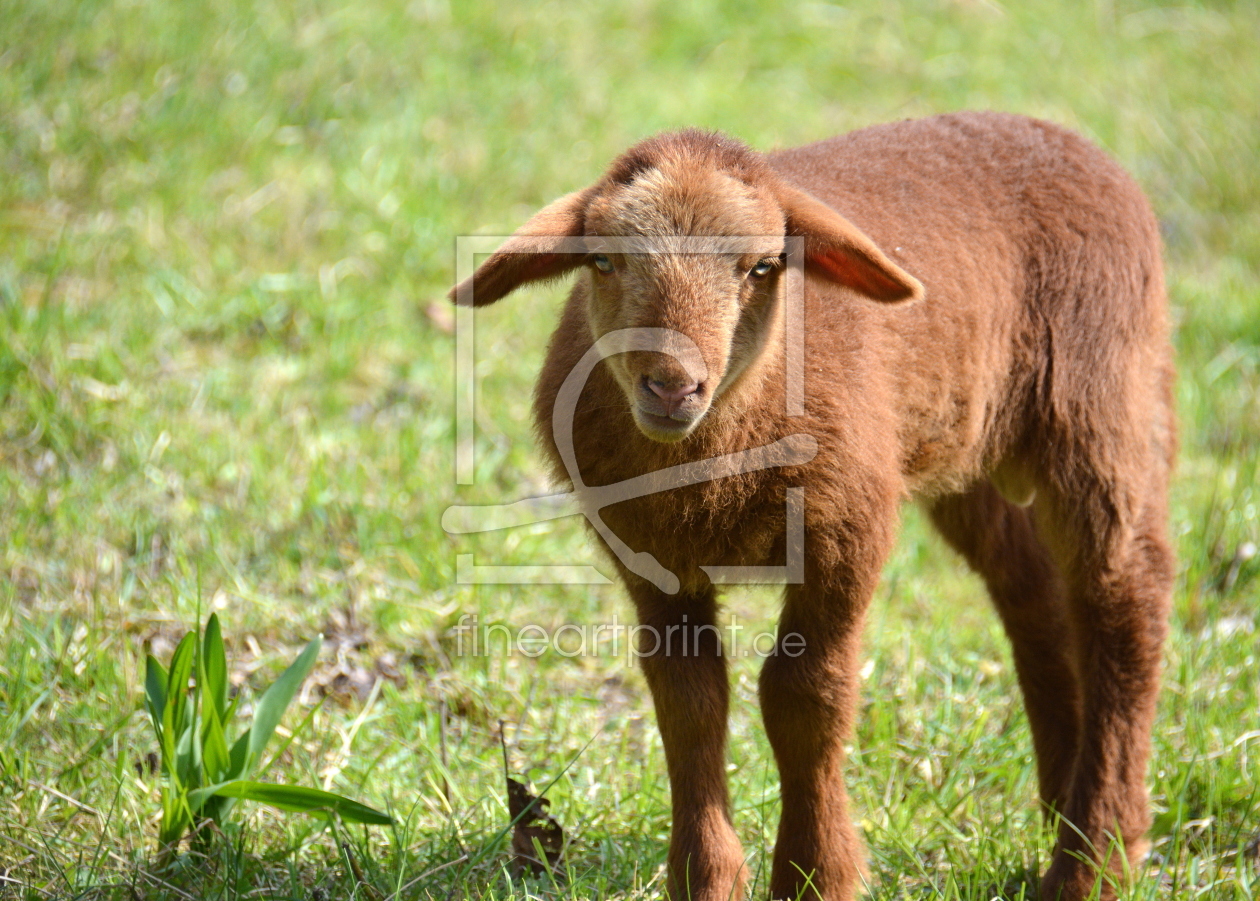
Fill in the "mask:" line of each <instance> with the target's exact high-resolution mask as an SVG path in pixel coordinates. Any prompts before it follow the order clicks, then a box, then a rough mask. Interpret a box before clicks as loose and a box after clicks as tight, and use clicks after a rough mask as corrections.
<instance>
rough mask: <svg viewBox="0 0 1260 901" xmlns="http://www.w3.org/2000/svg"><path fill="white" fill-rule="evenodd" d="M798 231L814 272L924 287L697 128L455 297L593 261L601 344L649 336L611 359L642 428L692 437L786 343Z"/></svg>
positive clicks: (511, 249) (559, 206) (481, 298)
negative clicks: (776, 345)
mask: <svg viewBox="0 0 1260 901" xmlns="http://www.w3.org/2000/svg"><path fill="white" fill-rule="evenodd" d="M788 236H799V237H802V238H804V260H805V265H806V269H807V271H808V272H810V274H812V275H816V276H819V277H822V278H827V279H830V280H832V281H836V282H839V283H842V284H844V285H846V286H848V287H850V288H852V289H854V290H855V291H857V292H859V293H861V294H865V295H867V296H869V297H872V298H875V299H878V300H884V301H898V300H907V299H911V298H914V297H917V296H919V295H920V294H921V292H922V288H921V286H920V285H919V283H918V282H917V281H916V280H915V279H914V278H912V277H911V276H910V275H908V274H906V273H905V272H904V271H902V270H901V269H900V268H898V267H897V266H896V265H895V264H894V263H892V262H891V261H890V260H888V259H887V258H886V257H885V256H884V254H883V253H881V252H880V250H879V249H878V248H877V247H876V246H875V245H874V244H873V243H872V242H871V241H870V239H869V238H867V237H866V236H865V235H863V234H862V233H861V232H860V231H859V230H858V229H857V228H855V227H854V226H853V225H852V224H851V223H850V222H848V221H847V220H845V219H844V218H843V217H841V216H840V215H838V214H837V213H836V212H834V211H833V210H831V209H830V208H829V207H827V206H825V205H823V204H822V203H820V202H818V201H817V200H815V199H814V198H812V197H810V196H809V195H807V194H804V193H802V192H800V191H798V190H796V189H794V188H792V187H790V186H788V185H786V184H785V183H783V182H782V180H781V179H780V178H779V177H778V176H777V175H776V174H775V173H774V171H773V170H772V169H771V168H770V166H769V165H768V164H767V162H766V160H765V158H764V157H762V156H761V155H760V154H757V153H755V152H753V151H752V150H749V149H748V148H747V147H745V146H743V145H742V144H739V143H738V142H736V141H733V140H731V139H730V138H726V137H724V136H722V135H716V134H710V133H705V132H700V131H685V132H679V133H675V134H665V135H660V136H658V137H656V138H652V139H650V140H648V141H645V142H643V143H641V144H639V145H637V146H635V147H634V148H632V149H631V150H630V151H628V152H627V153H626V154H624V155H623V156H622V157H620V158H619V159H618V160H616V161H615V162H614V163H613V165H612V167H611V168H610V169H609V171H608V173H607V174H606V175H605V176H604V177H603V178H602V179H601V180H600V181H599V182H597V183H596V184H595V185H593V186H592V187H590V188H587V189H586V190H584V191H579V192H577V193H574V194H570V195H568V196H566V197H562V198H561V199H559V200H557V201H556V202H554V203H553V204H551V205H550V206H548V207H546V208H545V209H543V210H542V211H541V212H539V213H538V214H537V215H535V216H534V217H533V218H532V219H530V221H529V222H527V223H526V224H525V225H524V226H523V227H522V228H521V229H520V231H518V232H517V233H516V234H515V235H513V236H512V238H510V239H509V240H508V241H507V242H506V243H505V244H504V245H503V247H501V248H500V249H499V251H498V252H496V253H495V254H494V255H493V256H491V257H490V259H488V260H487V261H486V262H485V263H483V264H482V265H481V267H480V268H478V270H477V271H476V272H475V273H474V274H473V276H472V278H471V279H468V280H466V281H465V282H464V283H463V284H461V285H459V286H458V287H456V288H455V289H454V290H453V291H452V292H451V295H452V298H453V299H455V300H456V301H457V302H459V303H473V304H476V305H481V304H485V303H492V302H494V301H495V300H498V299H499V298H501V297H503V296H504V295H506V294H508V293H510V292H511V291H513V290H515V289H516V288H517V287H519V286H520V285H522V284H524V283H526V282H531V281H537V280H541V279H548V278H555V277H557V276H560V275H563V274H565V273H566V272H568V271H570V270H572V269H575V268H578V267H584V268H585V270H586V271H585V273H584V275H583V276H582V278H583V279H584V281H583V283H582V286H581V288H580V289H579V296H580V297H583V298H584V299H585V303H586V318H587V322H588V324H589V326H590V329H591V333H592V338H593V339H600V338H602V337H604V336H605V335H610V334H612V333H618V334H619V335H622V336H625V335H634V336H636V337H637V339H638V340H634V341H631V342H630V344H629V345H628V346H630V347H632V348H633V349H630V350H627V351H626V352H624V353H616V354H613V355H611V356H609V357H608V359H607V364H608V366H609V368H610V371H611V373H612V374H613V377H614V378H615V379H616V381H617V382H618V384H619V385H620V387H621V390H622V391H623V392H624V394H625V397H626V401H627V403H628V404H629V406H630V409H631V410H632V411H633V414H634V418H635V422H636V423H637V424H638V427H639V429H640V430H641V431H642V432H643V433H644V434H645V435H647V436H648V437H649V438H652V439H655V440H657V441H679V440H681V439H683V438H685V437H686V436H687V435H688V434H690V433H691V432H692V431H693V430H694V429H695V428H696V427H697V425H698V424H699V423H700V422H701V420H702V419H703V418H704V415H705V414H706V413H707V412H708V411H709V409H710V407H711V406H712V404H713V402H714V400H715V399H716V398H718V397H719V396H721V394H722V393H723V392H724V391H726V390H727V389H728V388H729V387H730V386H731V385H733V384H734V383H735V382H736V381H737V380H738V379H739V377H740V376H741V374H743V373H744V372H745V371H746V370H747V369H748V368H749V366H750V365H751V364H752V363H754V361H756V360H757V359H758V357H759V356H760V355H761V354H763V353H765V352H766V348H767V347H768V346H770V345H771V344H772V341H771V339H772V337H773V336H774V335H775V334H776V329H777V327H778V325H777V324H778V322H779V319H780V317H779V316H778V311H779V310H780V309H781V307H782V302H781V301H782V296H783V287H784V282H785V270H784V263H785V260H786V258H787V254H786V253H785V244H786V240H785V239H786V238H787V237H788ZM474 286H475V291H474ZM626 330H630V331H626Z"/></svg>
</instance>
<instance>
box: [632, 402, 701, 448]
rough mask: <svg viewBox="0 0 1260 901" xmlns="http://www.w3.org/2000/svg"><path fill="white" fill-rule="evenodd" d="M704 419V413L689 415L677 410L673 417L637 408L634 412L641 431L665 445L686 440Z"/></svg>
mask: <svg viewBox="0 0 1260 901" xmlns="http://www.w3.org/2000/svg"><path fill="white" fill-rule="evenodd" d="M706 412H707V411H706ZM703 417H704V413H703V412H702V413H698V414H696V413H693V414H690V415H688V414H687V413H684V412H683V411H682V410H676V411H674V414H673V415H672V416H661V415H660V414H659V413H650V412H648V411H647V410H644V409H643V408H642V407H636V408H635V410H634V421H635V424H636V425H637V426H638V427H639V431H641V432H642V433H643V434H644V435H646V436H647V437H649V438H651V439H652V440H653V441H661V442H665V443H670V442H674V441H681V440H682V439H683V438H686V437H687V435H689V434H690V433H691V430H692V429H694V428H695V427H696V424H697V423H698V422H699V421H700V420H701V419H702V418H703Z"/></svg>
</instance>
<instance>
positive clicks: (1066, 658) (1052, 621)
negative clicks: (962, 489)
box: [929, 482, 1081, 811]
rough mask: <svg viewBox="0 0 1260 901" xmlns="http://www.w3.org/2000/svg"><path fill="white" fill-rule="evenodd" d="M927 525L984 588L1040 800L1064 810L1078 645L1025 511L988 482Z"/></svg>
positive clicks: (1073, 748)
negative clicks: (1031, 750)
mask: <svg viewBox="0 0 1260 901" xmlns="http://www.w3.org/2000/svg"><path fill="white" fill-rule="evenodd" d="M929 513H930V515H931V518H932V522H933V524H934V525H935V526H936V528H937V529H938V530H939V531H940V533H941V535H942V536H944V538H945V540H946V541H947V542H949V544H950V545H951V546H952V547H953V548H954V549H955V550H956V551H958V552H959V553H960V554H962V556H963V558H964V559H965V560H966V561H967V563H968V564H969V565H970V566H971V568H972V569H974V570H975V571H976V572H977V573H978V574H979V575H980V576H981V578H983V579H984V581H985V585H986V586H987V587H988V589H989V594H990V596H991V597H992V598H993V603H994V605H995V606H996V607H997V611H998V614H999V615H1000V616H1001V618H1002V623H1003V625H1004V626H1005V627H1006V633H1007V635H1008V636H1009V637H1010V640H1011V645H1012V650H1013V653H1014V658H1015V672H1016V674H1017V676H1018V677H1019V684H1020V688H1021V689H1022V690H1023V694H1024V705H1025V707H1026V709H1027V711H1028V720H1029V724H1030V726H1031V727H1032V735H1033V744H1034V746H1035V748H1036V751H1037V775H1038V780H1039V782H1040V785H1041V797H1042V800H1043V801H1044V802H1045V803H1046V805H1047V808H1048V809H1057V810H1060V811H1061V810H1062V809H1063V805H1064V803H1065V802H1066V800H1067V793H1068V787H1069V785H1070V784H1071V780H1072V767H1073V765H1074V763H1075V760H1076V754H1077V745H1078V742H1079V740H1080V729H1081V725H1080V719H1081V697H1080V687H1079V685H1078V674H1077V671H1076V658H1077V654H1076V651H1075V643H1076V639H1075V636H1074V635H1073V630H1072V628H1071V623H1070V619H1069V616H1068V611H1067V600H1066V596H1065V591H1064V586H1063V580H1062V579H1061V578H1060V576H1059V573H1058V571H1057V569H1056V568H1055V565H1054V562H1053V560H1052V559H1051V556H1050V553H1049V551H1048V550H1047V549H1046V547H1045V545H1044V544H1043V543H1042V542H1041V540H1040V539H1039V538H1038V537H1037V531H1036V528H1035V526H1034V523H1033V519H1032V516H1031V514H1030V512H1029V511H1028V510H1026V509H1022V508H1020V507H1017V506H1015V505H1014V504H1011V503H1010V502H1008V501H1006V500H1005V499H1003V497H1002V496H1001V495H1000V494H999V493H998V492H997V491H996V490H995V489H994V487H993V486H992V485H990V484H989V483H988V482H982V483H980V484H977V485H975V486H974V487H972V488H971V489H970V490H969V491H967V492H966V493H964V494H958V495H954V496H951V497H946V498H943V499H941V500H938V501H937V502H936V503H934V504H933V505H932V507H931V508H930V510H929Z"/></svg>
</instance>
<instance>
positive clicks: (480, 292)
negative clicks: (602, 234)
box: [448, 188, 591, 307]
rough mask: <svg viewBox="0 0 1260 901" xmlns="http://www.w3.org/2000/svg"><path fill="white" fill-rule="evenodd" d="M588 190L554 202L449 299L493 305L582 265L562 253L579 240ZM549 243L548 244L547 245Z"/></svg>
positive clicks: (579, 259) (578, 257)
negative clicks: (571, 240)
mask: <svg viewBox="0 0 1260 901" xmlns="http://www.w3.org/2000/svg"><path fill="white" fill-rule="evenodd" d="M590 194H591V190H590V189H589V188H587V189H586V190H584V191H575V192H574V193H572V194H566V195H565V196H563V197H561V198H560V199H559V200H556V201H553V202H552V203H550V204H548V205H547V206H545V207H543V208H542V209H541V210H539V211H538V212H537V213H535V214H534V215H533V216H532V217H531V218H530V220H529V221H528V222H526V223H525V224H524V225H522V226H521V227H520V228H519V229H517V231H516V233H515V234H514V235H512V237H510V238H508V239H507V240H506V241H505V242H503V246H502V247H500V248H499V249H498V250H496V251H495V252H494V253H493V254H492V255H491V256H490V259H488V260H486V261H485V262H484V263H482V264H481V265H480V266H478V267H477V271H476V272H474V273H473V274H472V276H470V277H469V278H466V279H464V281H462V282H460V283H459V284H458V285H456V286H455V287H454V288H452V289H451V291H450V294H449V295H448V296H449V297H450V299H451V300H453V301H455V302H456V303H458V304H462V305H464V306H477V307H479V306H482V305H484V304H488V303H494V302H495V301H496V300H498V299H499V298H501V297H506V296H507V295H508V294H511V293H512V292H513V291H515V290H516V289H517V288H519V287H520V286H521V285H524V284H527V283H529V282H537V281H545V280H547V279H552V278H558V277H559V276H561V275H564V274H565V273H566V272H568V271H569V270H571V269H575V268H577V267H578V266H580V265H581V264H582V261H583V258H584V257H583V254H581V253H563V252H561V250H560V248H561V246H562V244H563V239H565V238H575V237H581V235H582V232H583V225H584V222H585V219H586V204H587V202H588V201H589V199H590ZM548 239H552V240H548Z"/></svg>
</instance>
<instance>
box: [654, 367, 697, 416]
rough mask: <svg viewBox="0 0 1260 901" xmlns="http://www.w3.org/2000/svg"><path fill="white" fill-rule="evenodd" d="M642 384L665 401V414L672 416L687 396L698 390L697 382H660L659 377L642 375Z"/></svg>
mask: <svg viewBox="0 0 1260 901" xmlns="http://www.w3.org/2000/svg"><path fill="white" fill-rule="evenodd" d="M643 386H644V387H645V388H647V389H648V390H649V391H651V392H652V393H653V394H655V395H656V396H657V397H659V398H660V399H661V400H662V401H664V402H665V415H666V416H673V415H674V412H675V411H676V410H677V409H678V408H679V407H681V406H682V403H683V401H684V400H686V399H687V398H689V397H691V396H692V395H693V394H695V393H696V392H698V391H699V390H700V384H699V383H698V382H686V383H684V384H678V383H673V384H670V383H667V382H662V381H660V380H659V379H654V378H650V377H648V376H646V375H645V376H643Z"/></svg>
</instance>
